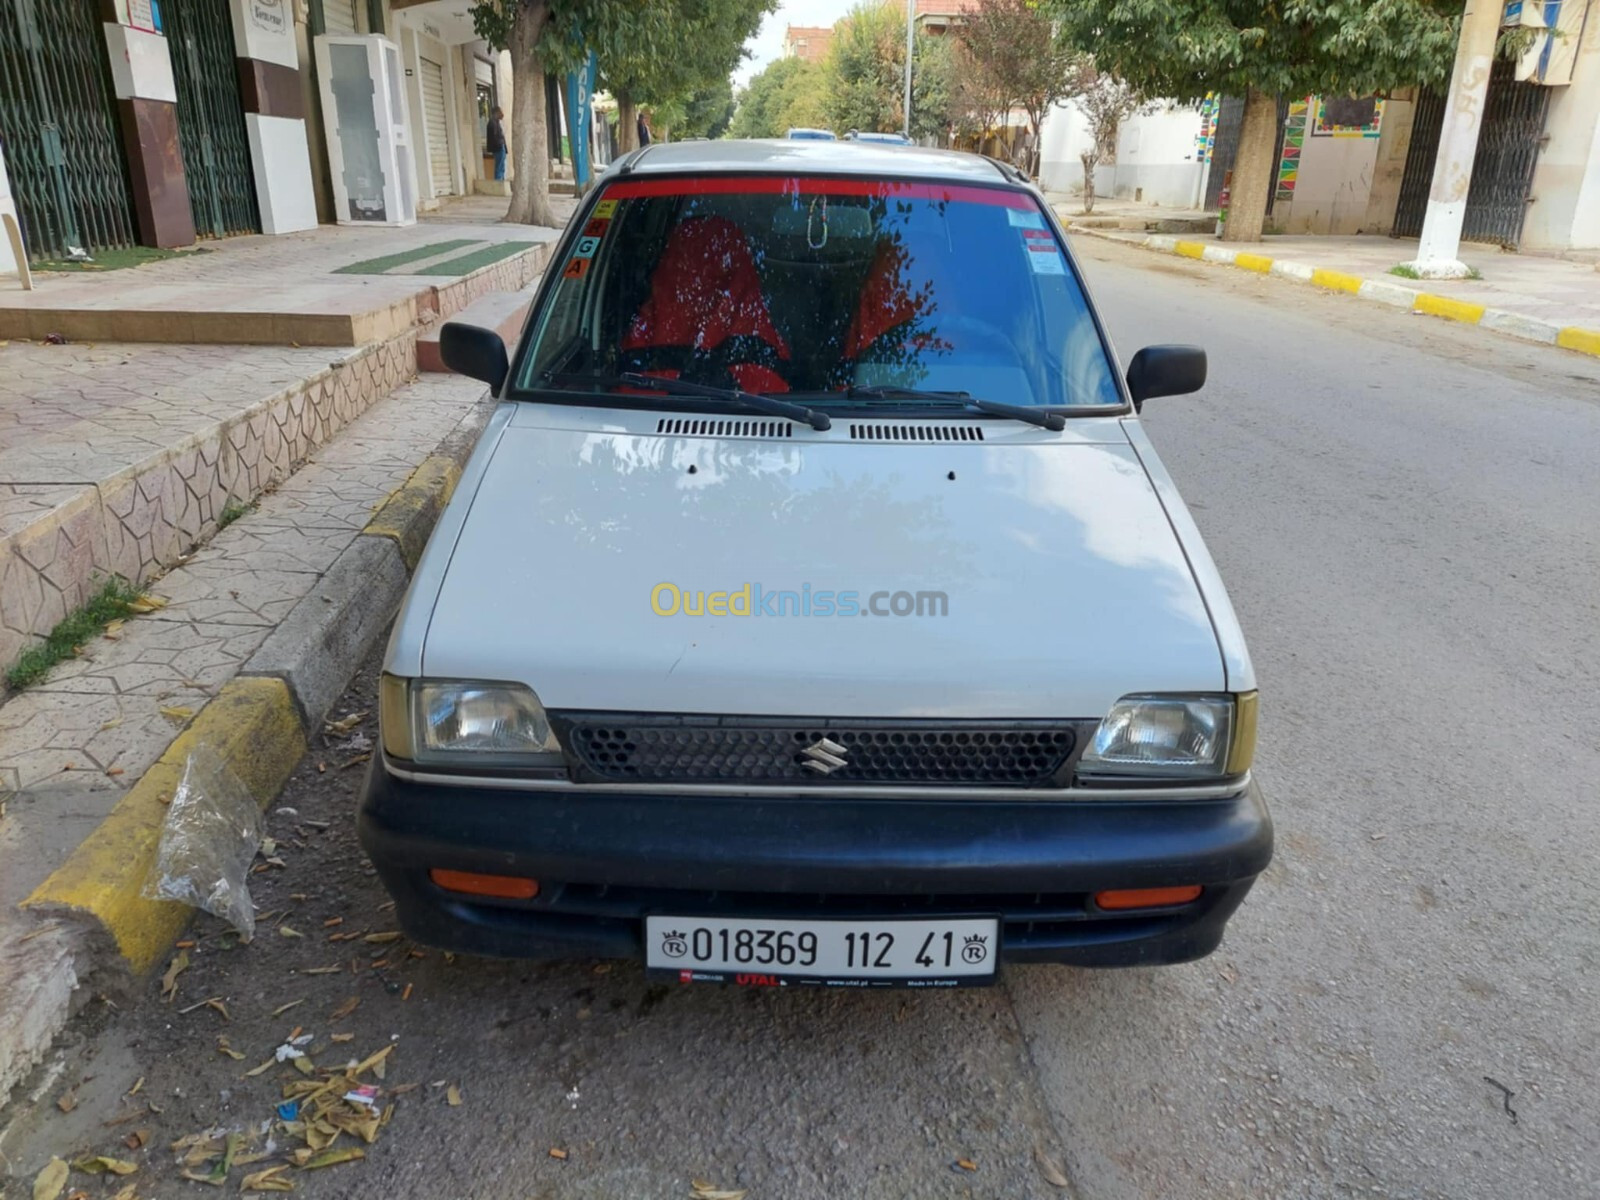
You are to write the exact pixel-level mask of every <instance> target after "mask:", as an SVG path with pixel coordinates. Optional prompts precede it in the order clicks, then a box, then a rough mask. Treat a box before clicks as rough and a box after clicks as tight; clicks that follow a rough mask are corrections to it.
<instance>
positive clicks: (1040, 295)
mask: <svg viewBox="0 0 1600 1200" xmlns="http://www.w3.org/2000/svg"><path fill="white" fill-rule="evenodd" d="M558 269H559V272H560V274H559V278H558V279H556V280H555V281H554V287H553V288H552V289H551V290H550V291H549V292H548V293H547V295H546V298H545V301H544V304H543V306H542V309H541V312H540V314H539V318H538V320H537V323H536V325H535V327H534V330H533V335H532V341H531V345H530V346H529V347H527V349H526V350H525V352H524V353H523V355H522V358H521V362H520V364H519V368H518V370H517V374H516V377H515V382H514V387H513V394H514V395H515V394H519V393H520V394H524V395H526V394H529V393H534V392H540V393H543V394H544V396H545V397H549V398H554V399H561V398H565V397H567V395H568V394H570V393H571V392H573V391H579V392H583V393H589V392H595V393H600V394H601V395H603V396H604V398H603V399H601V398H600V396H594V397H592V398H586V399H585V400H583V401H582V402H583V403H590V404H593V403H604V404H625V405H629V406H637V405H639V404H640V403H643V402H644V401H642V399H641V397H642V396H644V395H649V394H650V391H649V390H647V389H642V388H639V387H637V386H636V385H631V384H629V382H628V381H627V379H626V378H625V376H628V375H630V374H631V375H634V376H638V375H654V376H657V377H660V378H662V379H679V380H684V381H687V382H690V383H697V384H702V385H711V386H714V387H723V388H737V389H741V390H743V391H745V392H755V393H761V394H770V395H784V394H790V395H793V396H795V397H796V398H801V397H803V398H804V399H805V402H806V403H807V404H808V405H810V406H812V407H813V408H834V407H847V406H848V407H852V408H854V407H863V406H868V405H871V406H874V407H893V406H898V407H905V408H924V409H928V410H935V409H942V410H944V411H945V412H951V411H956V412H959V411H962V410H963V409H964V408H965V407H967V401H968V400H978V401H987V402H990V403H995V404H1006V405H1026V406H1045V407H1063V408H1079V407H1089V406H1106V405H1120V404H1121V403H1122V398H1121V395H1120V393H1119V391H1118V388H1117V385H1116V381H1115V378H1114V376H1113V374H1112V370H1111V365H1110V361H1109V359H1108V357H1107V353H1106V348H1105V345H1104V343H1103V342H1102V340H1101V337H1100V333H1099V330H1098V328H1097V327H1096V324H1095V321H1094V319H1093V317H1092V315H1091V314H1090V311H1089V307H1088V302H1087V300H1086V298H1085V296H1084V293H1083V289H1082V287H1081V286H1080V284H1079V281H1078V279H1077V277H1076V276H1075V274H1074V273H1073V269H1072V266H1071V265H1070V264H1069V262H1068V260H1067V258H1066V256H1065V254H1063V252H1062V248H1061V246H1060V244H1059V243H1058V242H1057V240H1056V235H1055V234H1054V232H1053V231H1052V230H1051V229H1050V227H1049V225H1048V223H1047V222H1046V220H1045V217H1044V214H1043V212H1042V211H1041V210H1040V208H1039V205H1038V202H1037V201H1036V200H1035V199H1034V197H1032V196H1031V195H1029V194H1028V193H1025V192H1022V191H1016V190H1009V189H1003V188H983V187H972V186H958V185H953V184H934V183H913V182H885V181H880V180H865V179H823V178H782V177H775V176H760V177H752V178H736V177H726V176H717V177H709V178H707V177H701V178H698V179H640V180H622V181H619V182H617V183H613V184H611V185H610V186H609V187H608V188H606V190H605V192H604V193H603V194H602V195H601V196H600V198H599V200H598V202H597V203H596V204H595V205H594V207H593V208H592V209H591V210H590V212H589V216H588V218H587V220H586V223H585V225H584V227H583V229H582V230H581V236H579V237H578V238H577V240H576V241H575V242H574V243H573V244H572V245H571V247H570V248H569V250H568V254H567V257H566V259H565V260H564V261H563V262H561V263H559V264H558ZM552 393H558V394H552ZM670 402H671V404H672V405H673V406H675V407H705V408H715V407H716V405H717V401H715V400H706V399H705V398H700V399H698V400H696V399H694V398H685V397H682V396H678V395H673V396H672V399H671V401H670ZM654 403H656V404H661V403H663V401H662V399H661V396H660V395H657V396H656V397H655V400H654Z"/></svg>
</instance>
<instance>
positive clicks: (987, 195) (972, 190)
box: [605, 175, 1038, 212]
mask: <svg viewBox="0 0 1600 1200" xmlns="http://www.w3.org/2000/svg"><path fill="white" fill-rule="evenodd" d="M791 193H792V194H796V195H801V196H814V195H822V194H826V195H829V196H872V197H874V198H877V199H883V200H891V199H893V200H959V201H963V202H965V203H967V204H994V205H998V206H999V207H1001V208H1019V209H1022V210H1024V211H1026V212H1037V211H1038V205H1036V204H1035V203H1034V201H1033V198H1032V197H1030V196H1028V195H1026V194H1024V193H1022V192H1012V191H1005V190H1002V189H1000V188H986V187H962V186H960V185H957V184H948V183H912V182H909V181H902V180H883V179H824V178H813V177H799V176H794V175H702V176H700V177H699V178H698V179H630V180H628V181H626V182H623V183H613V184H612V185H611V186H610V187H608V188H607V189H606V192H605V198H606V199H607V200H627V199H630V198H632V197H635V196H728V195H784V194H791Z"/></svg>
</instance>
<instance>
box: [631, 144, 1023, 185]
mask: <svg viewBox="0 0 1600 1200" xmlns="http://www.w3.org/2000/svg"><path fill="white" fill-rule="evenodd" d="M775 171H782V172H802V173H803V172H806V171H815V172H817V173H819V174H828V175H870V176H875V177H879V178H883V177H888V178H894V177H897V176H898V177H904V178H914V179H948V180H951V181H953V182H961V183H971V182H981V183H1010V184H1014V183H1015V182H1016V177H1015V176H1013V175H1008V174H1007V173H1006V172H1005V171H1004V170H1003V169H1002V168H1001V167H1000V166H999V164H997V163H995V162H994V161H993V160H991V159H987V158H984V157H983V156H982V155H978V154H968V153H966V152H964V151H959V150H930V149H927V148H925V147H922V146H896V145H892V144H889V143H885V142H853V141H836V142H824V141H817V140H813V139H809V138H765V139H759V140H756V139H752V140H749V141H740V140H718V141H712V142H668V143H666V144H662V143H659V142H658V143H654V144H652V145H649V146H646V147H645V148H644V149H642V150H640V151H637V152H636V153H634V154H630V155H627V156H625V157H624V158H622V159H619V160H618V161H617V162H615V163H613V164H612V165H611V167H610V168H609V169H608V170H607V172H606V174H607V175H615V174H628V175H668V174H672V175H679V174H686V173H688V174H718V173H726V174H730V175H738V174H765V173H770V172H775Z"/></svg>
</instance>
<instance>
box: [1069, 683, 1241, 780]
mask: <svg viewBox="0 0 1600 1200" xmlns="http://www.w3.org/2000/svg"><path fill="white" fill-rule="evenodd" d="M1255 740H1256V693H1254V692H1246V693H1243V694H1241V695H1238V696H1160V695H1150V696H1124V697H1123V698H1122V699H1121V700H1118V701H1117V702H1116V703H1115V704H1113V705H1112V706H1111V711H1110V712H1109V713H1107V714H1106V715H1105V718H1104V719H1103V720H1102V721H1101V722H1100V727H1099V728H1098V729H1097V730H1095V735H1094V740H1093V742H1091V743H1090V744H1089V747H1088V749H1086V750H1085V751H1084V752H1083V757H1082V758H1080V759H1079V760H1078V771H1079V773H1080V774H1083V775H1091V776H1116V775H1120V776H1140V777H1153V778H1161V779H1217V778H1222V777H1224V776H1228V775H1242V774H1243V773H1244V772H1245V771H1248V770H1249V769H1250V760H1251V758H1252V757H1253V756H1254V753H1255Z"/></svg>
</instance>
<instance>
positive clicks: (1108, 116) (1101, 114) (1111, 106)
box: [1070, 58, 1139, 213]
mask: <svg viewBox="0 0 1600 1200" xmlns="http://www.w3.org/2000/svg"><path fill="white" fill-rule="evenodd" d="M1070 91H1071V94H1072V99H1073V102H1074V103H1075V104H1076V105H1077V106H1078V109H1079V110H1080V111H1081V112H1082V113H1083V115H1084V117H1085V118H1086V119H1087V121H1088V125H1089V130H1088V132H1089V145H1088V147H1087V148H1086V149H1084V150H1083V151H1081V152H1080V153H1079V155H1078V159H1079V161H1080V162H1082V163H1083V211H1084V212H1085V213H1092V212H1093V211H1094V172H1095V168H1096V167H1098V166H1099V165H1100V163H1101V161H1102V160H1106V161H1110V160H1112V159H1115V158H1116V156H1117V133H1118V131H1119V130H1120V129H1121V128H1122V120H1123V118H1124V117H1126V116H1127V115H1128V114H1129V113H1131V112H1132V111H1133V110H1134V109H1135V108H1137V107H1139V95H1138V93H1137V92H1135V91H1134V90H1133V89H1132V88H1131V87H1129V86H1128V85H1127V84H1126V83H1124V82H1123V81H1122V80H1120V79H1118V78H1117V77H1116V76H1115V75H1110V74H1107V73H1105V72H1103V71H1101V70H1100V69H1099V68H1097V67H1096V66H1095V65H1094V63H1093V61H1092V60H1090V59H1088V58H1085V59H1083V60H1081V61H1080V62H1079V64H1078V67H1077V70H1076V71H1074V72H1073V78H1072V82H1071V87H1070Z"/></svg>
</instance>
